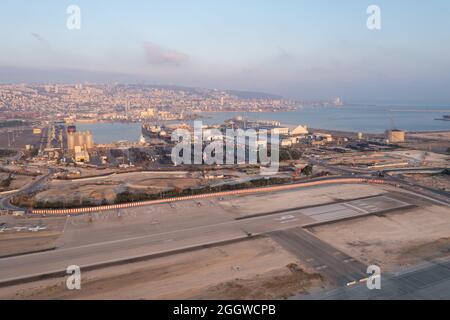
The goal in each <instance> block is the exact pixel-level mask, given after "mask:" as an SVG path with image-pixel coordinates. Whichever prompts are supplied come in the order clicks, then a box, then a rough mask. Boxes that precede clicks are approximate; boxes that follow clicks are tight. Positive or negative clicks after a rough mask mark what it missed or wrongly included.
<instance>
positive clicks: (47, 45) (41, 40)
mask: <svg viewBox="0 0 450 320" xmlns="http://www.w3.org/2000/svg"><path fill="white" fill-rule="evenodd" d="M31 36H32V37H33V38H35V39H36V40H37V41H39V42H40V43H41V44H42V45H43V46H45V47H47V48H50V42H48V41H47V39H45V38H44V37H42V36H41V35H40V34H38V33H35V32H31Z"/></svg>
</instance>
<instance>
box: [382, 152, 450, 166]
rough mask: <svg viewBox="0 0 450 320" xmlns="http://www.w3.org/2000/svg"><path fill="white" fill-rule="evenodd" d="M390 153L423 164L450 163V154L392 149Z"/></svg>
mask: <svg viewBox="0 0 450 320" xmlns="http://www.w3.org/2000/svg"><path fill="white" fill-rule="evenodd" d="M390 154H394V155H399V156H402V157H403V158H405V159H407V160H411V161H414V162H417V163H420V164H421V165H424V166H436V167H440V166H443V167H445V166H448V165H449V163H450V155H443V154H439V153H434V152H427V151H419V150H408V151H394V152H390Z"/></svg>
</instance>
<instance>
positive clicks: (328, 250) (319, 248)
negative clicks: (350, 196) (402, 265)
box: [271, 228, 367, 286]
mask: <svg viewBox="0 0 450 320" xmlns="http://www.w3.org/2000/svg"><path fill="white" fill-rule="evenodd" d="M271 236H272V238H273V239H274V240H275V241H277V242H278V243H279V244H281V245H282V246H283V247H284V248H285V249H286V250H288V251H289V252H291V253H293V254H295V255H296V256H297V257H299V259H300V260H301V261H304V262H306V263H307V264H309V265H310V266H311V267H312V268H314V269H315V270H316V271H317V272H318V273H321V274H323V275H325V276H326V278H327V279H328V280H329V281H330V282H331V283H333V284H335V285H338V286H346V285H347V284H348V283H351V282H354V281H358V282H359V281H360V280H361V279H364V278H366V277H367V275H366V274H365V272H366V270H367V267H366V266H365V265H364V264H362V263H361V262H359V261H356V260H354V259H353V258H351V257H350V256H348V255H346V254H345V253H343V252H341V251H339V250H337V249H336V248H333V247H332V246H330V245H329V244H327V243H325V242H323V241H321V240H319V239H317V238H316V237H315V236H313V235H312V234H311V233H309V232H308V231H306V230H304V229H302V228H296V229H292V230H287V231H277V232H273V233H272V234H271Z"/></svg>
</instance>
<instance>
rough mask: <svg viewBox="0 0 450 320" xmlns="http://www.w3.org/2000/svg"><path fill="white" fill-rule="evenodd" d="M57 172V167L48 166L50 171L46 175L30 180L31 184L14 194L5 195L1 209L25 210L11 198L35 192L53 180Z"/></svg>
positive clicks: (1, 200)
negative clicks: (12, 201) (13, 203)
mask: <svg viewBox="0 0 450 320" xmlns="http://www.w3.org/2000/svg"><path fill="white" fill-rule="evenodd" d="M56 172H57V170H56V169H53V168H48V173H47V174H46V175H43V176H41V177H39V178H38V179H36V180H35V181H32V182H30V183H29V184H27V185H25V186H23V187H22V188H21V189H19V190H18V191H16V192H14V193H12V194H8V195H7V196H5V197H3V198H2V199H0V209H3V210H12V211H16V210H17V211H23V210H24V209H23V208H19V207H16V206H14V205H12V204H11V199H12V198H13V197H14V196H17V195H19V194H29V193H33V192H36V191H38V190H40V189H41V188H42V186H43V185H45V184H46V183H48V182H49V181H50V180H51V178H52V177H53V175H54V174H55V173H56Z"/></svg>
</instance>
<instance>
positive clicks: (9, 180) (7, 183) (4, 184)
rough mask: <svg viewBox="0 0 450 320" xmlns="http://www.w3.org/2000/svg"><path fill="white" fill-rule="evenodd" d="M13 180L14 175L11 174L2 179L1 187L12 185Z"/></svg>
mask: <svg viewBox="0 0 450 320" xmlns="http://www.w3.org/2000/svg"><path fill="white" fill-rule="evenodd" d="M12 181H13V178H12V175H9V176H8V178H6V179H4V180H2V181H0V189H6V188H8V187H9V186H10V185H11V182H12Z"/></svg>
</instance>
